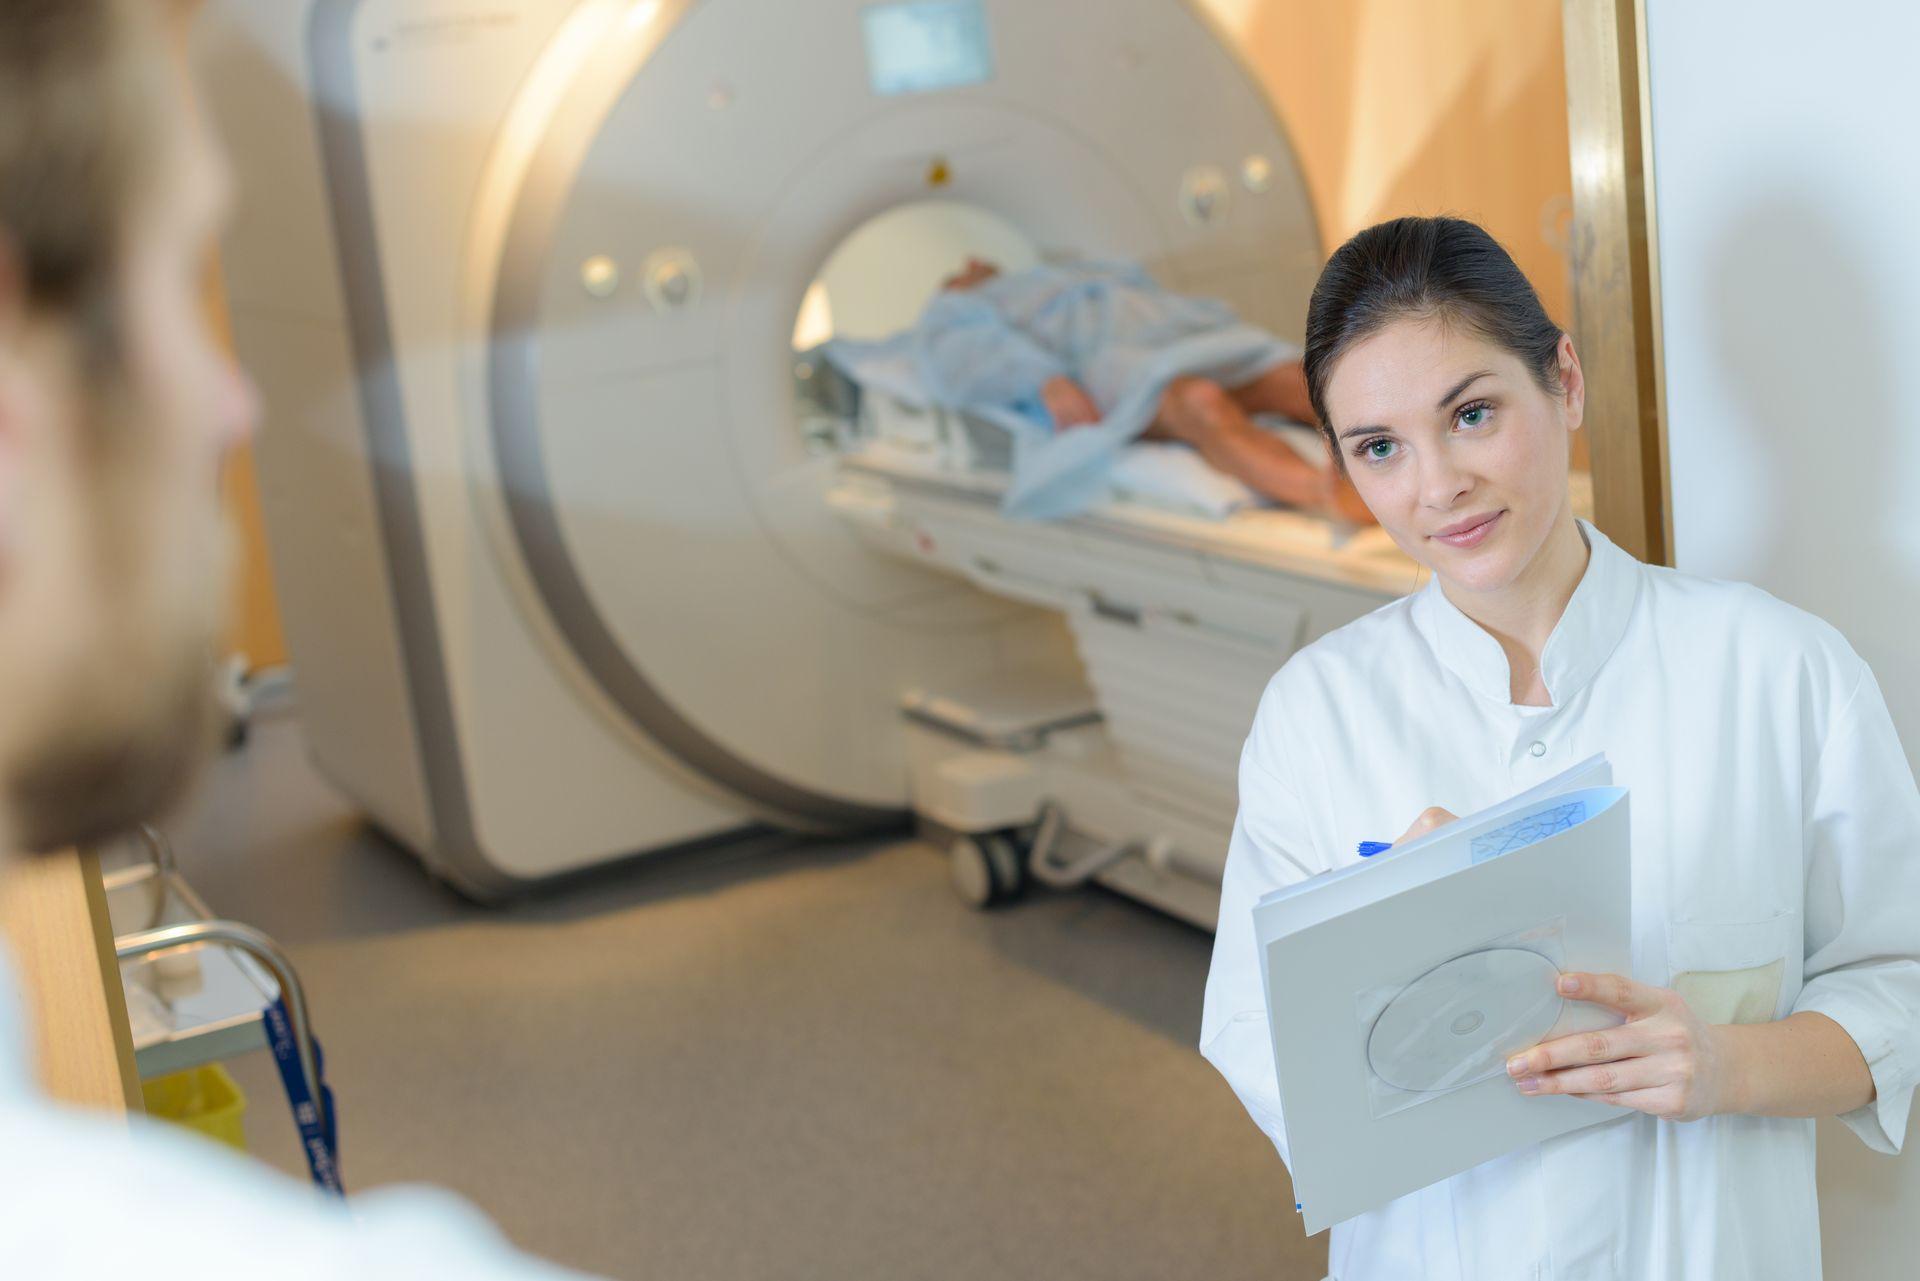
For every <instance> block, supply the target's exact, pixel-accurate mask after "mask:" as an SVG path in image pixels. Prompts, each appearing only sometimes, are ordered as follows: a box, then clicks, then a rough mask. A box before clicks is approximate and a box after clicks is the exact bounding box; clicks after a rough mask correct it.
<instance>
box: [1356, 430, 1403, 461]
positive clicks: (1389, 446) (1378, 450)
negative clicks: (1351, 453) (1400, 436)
mask: <svg viewBox="0 0 1920 1281" xmlns="http://www.w3.org/2000/svg"><path fill="white" fill-rule="evenodd" d="M1395 448H1396V446H1395V445H1394V443H1393V442H1392V441H1391V440H1388V439H1387V438H1386V437H1385V436H1375V437H1374V438H1373V439H1372V440H1369V441H1366V442H1365V443H1363V444H1362V445H1361V446H1360V448H1359V450H1358V451H1357V452H1358V453H1359V455H1360V457H1362V458H1364V459H1366V460H1367V461H1368V462H1374V463H1383V462H1385V461H1386V460H1387V459H1389V458H1391V457H1393V452H1394V450H1395Z"/></svg>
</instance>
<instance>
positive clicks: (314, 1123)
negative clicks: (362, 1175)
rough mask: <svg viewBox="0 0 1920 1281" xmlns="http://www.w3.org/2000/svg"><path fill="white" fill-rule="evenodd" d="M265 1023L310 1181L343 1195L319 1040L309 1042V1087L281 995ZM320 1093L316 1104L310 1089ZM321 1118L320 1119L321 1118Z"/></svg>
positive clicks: (334, 1120) (330, 1095)
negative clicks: (310, 1082) (311, 1071)
mask: <svg viewBox="0 0 1920 1281" xmlns="http://www.w3.org/2000/svg"><path fill="white" fill-rule="evenodd" d="M263 1017H264V1018H265V1020H266V1024H267V1048H269V1049H271V1050H272V1051H273V1061H274V1064H275V1066H277V1067H278V1068H279V1069H280V1083H281V1084H282V1085H284V1086H286V1088H287V1104H288V1106H289V1107H291V1108H292V1109H293V1120H294V1123H295V1124H296V1125H298V1126H299V1127H300V1147H301V1150H302V1151H304V1152H305V1153H306V1154H307V1168H308V1169H309V1170H311V1171H312V1172H313V1181H314V1182H315V1183H317V1184H319V1185H320V1186H321V1187H323V1188H325V1189H326V1190H327V1191H329V1192H331V1193H333V1194H334V1195H335V1196H344V1195H345V1191H344V1189H342V1188H341V1186H340V1160H339V1155H338V1153H339V1128H338V1124H339V1114H338V1113H337V1112H335V1110H334V1106H333V1091H332V1090H331V1089H329V1088H328V1087H327V1065H326V1062H325V1061H324V1060H323V1059H322V1058H321V1057H320V1042H319V1039H318V1038H315V1040H314V1042H313V1071H314V1075H315V1076H317V1077H318V1078H319V1079H318V1080H317V1081H314V1082H313V1083H312V1086H311V1087H310V1086H309V1084H308V1082H307V1074H306V1073H305V1072H303V1071H301V1069H300V1047H299V1045H298V1043H296V1042H295V1041H294V1039H293V1024H292V1022H291V1021H290V1020H289V1019H288V1018H287V1003H286V999H285V998H284V997H275V998H274V999H273V1003H272V1004H271V1005H269V1006H267V1009H266V1013H265V1014H264V1016H263ZM315 1088H317V1089H318V1091H319V1094H320V1099H319V1106H316V1104H315V1101H314V1089H315ZM323 1118H324V1119H323Z"/></svg>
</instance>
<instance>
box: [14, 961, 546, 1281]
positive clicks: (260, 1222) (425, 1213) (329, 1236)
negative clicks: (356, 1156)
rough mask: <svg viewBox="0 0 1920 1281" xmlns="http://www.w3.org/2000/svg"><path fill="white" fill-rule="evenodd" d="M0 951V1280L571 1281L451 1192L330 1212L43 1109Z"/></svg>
mask: <svg viewBox="0 0 1920 1281" xmlns="http://www.w3.org/2000/svg"><path fill="white" fill-rule="evenodd" d="M4 952H5V947H4V938H0V1154H4V1159H0V1277H5V1278H9V1279H11V1278H15V1277H18V1278H22V1279H24V1278H29V1277H31V1278H32V1279H33V1281H82V1279H84V1281H99V1279H100V1278H102V1277H141V1278H153V1279H154V1281H165V1279H168V1278H181V1279H182V1281H186V1279H188V1278H195V1279H204V1281H261V1278H267V1277H271V1278H273V1279H274V1281H308V1279H309V1278H311V1281H321V1278H326V1281H343V1279H344V1281H389V1279H391V1281H402V1278H404V1279H405V1281H420V1279H421V1278H425V1277H459V1278H461V1281H570V1279H571V1281H580V1279H579V1274H577V1273H572V1272H565V1271H562V1270H560V1269H558V1268H553V1267H549V1266H547V1265H545V1264H542V1263H540V1262H538V1261H537V1260H534V1259H529V1258H527V1257H526V1256H524V1255H521V1254H519V1253H517V1252H515V1251H514V1249H513V1248H512V1247H511V1246H510V1245H509V1244H508V1243H507V1242H506V1241H504V1240H503V1239H502V1238H501V1237H500V1235H499V1234H498V1233H497V1232H496V1231H495V1230H494V1229H493V1227H492V1226H491V1225H490V1224H489V1223H488V1222H487V1221H486V1220H485V1219H484V1218H482V1217H481V1215H480V1214H479V1213H478V1212H477V1211H475V1210H474V1209H472V1208H471V1207H470V1206H468V1205H467V1204H466V1203H464V1202H462V1201H461V1200H459V1199H458V1198H457V1197H454V1196H453V1195H451V1194H449V1193H445V1192H436V1191H433V1190H431V1189H427V1188H396V1189H393V1190H389V1191H381V1192H371V1193H367V1194H365V1195H362V1196H356V1197H353V1198H351V1199H349V1200H347V1201H345V1202H342V1201H339V1200H337V1199H335V1198H332V1197H327V1196H323V1195H321V1194H320V1193H319V1192H318V1191H317V1190H315V1189H313V1188H312V1187H310V1186H308V1185H305V1184H301V1183H296V1182H294V1181H293V1180H291V1179H288V1178H286V1177H284V1176H282V1175H280V1174H279V1173H277V1172H276V1171H273V1170H270V1169H268V1168H267V1167H266V1166H263V1165H259V1164H257V1163H254V1162H252V1161H249V1160H247V1159H246V1158H244V1157H242V1156H240V1155H239V1154H238V1153H235V1152H231V1151H229V1150H227V1149H225V1148H222V1147H219V1146H217V1145H216V1144H214V1143H213V1142H211V1141H209V1140H207V1139H202V1138H199V1137H197V1136H195V1135H192V1134H187V1133H185V1132H176V1131H174V1130H173V1129H171V1128H170V1127H168V1126H166V1125H164V1124H162V1123H160V1122H158V1121H149V1120H147V1119H146V1118H145V1117H133V1118H131V1121H130V1124H123V1123H122V1122H121V1121H120V1120H118V1119H117V1118H110V1117H102V1116H95V1115H90V1114H88V1113H86V1112H82V1111H80V1110H77V1109H73V1108H68V1107H63V1106H61V1105H58V1104H55V1103H53V1102H52V1101H50V1100H48V1099H47V1098H46V1097H45V1096H44V1095H42V1094H41V1093H40V1092H39V1091H38V1089H37V1088H36V1087H35V1085H34V1083H33V1079H32V1074H31V1071H30V1070H29V1066H28V1064H29V1056H28V1050H27V1046H28V1039H27V1029H26V1027H25V1023H24V1020H23V1018H22V1015H21V1003H20V1000H19V992H18V989H17V987H16V980H15V977H14V974H13V971H12V968H11V966H10V964H9V963H8V958H6V957H5V955H4ZM287 1124H288V1125H291V1124H293V1122H292V1121H291V1120H289V1121H288V1122H287Z"/></svg>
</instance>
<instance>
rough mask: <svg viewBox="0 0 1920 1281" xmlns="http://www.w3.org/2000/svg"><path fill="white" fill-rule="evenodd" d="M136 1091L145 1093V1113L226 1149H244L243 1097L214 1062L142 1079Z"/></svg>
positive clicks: (244, 1103) (245, 1097)
mask: <svg viewBox="0 0 1920 1281" xmlns="http://www.w3.org/2000/svg"><path fill="white" fill-rule="evenodd" d="M140 1093H141V1094H143V1095H145V1096H146V1101H147V1115H148V1116H154V1117H159V1118H160V1119H161V1120H163V1121H171V1122H173V1123H174V1124H176V1125H183V1126H185V1127H186V1128H187V1129H189V1130H194V1131H197V1132H198V1133H200V1134H204V1135H206V1136H207V1137H208V1138H210V1139H213V1140H215V1141H216V1142H220V1143H224V1144H226V1145H227V1146H228V1147H230V1148H238V1149H239V1150H240V1151H242V1152H244V1151H246V1150H247V1136H246V1132H245V1129H244V1128H243V1126H242V1124H241V1122H242V1119H243V1118H244V1117H245V1116H246V1113H247V1096H246V1095H244V1094H242V1093H240V1086H239V1084H238V1083H237V1082H236V1081H235V1080H234V1079H233V1076H232V1075H231V1074H230V1073H229V1072H228V1071H227V1070H226V1069H225V1068H223V1067H221V1066H220V1065H219V1064H218V1063H207V1064H203V1065H202V1066H200V1067H197V1068H190V1069H188V1070H187V1071H185V1072H175V1073H174V1074H173V1075H172V1076H162V1077H156V1078H155V1079H153V1080H151V1081H144V1082H142V1083H141V1085H140Z"/></svg>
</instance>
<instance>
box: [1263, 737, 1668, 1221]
mask: <svg viewBox="0 0 1920 1281" xmlns="http://www.w3.org/2000/svg"><path fill="white" fill-rule="evenodd" d="M1611 781H1612V771H1611V769H1610V768H1609V766H1608V765H1607V762H1606V758H1605V757H1604V756H1596V757H1593V758H1591V759H1589V760H1587V761H1584V762H1582V763H1581V764H1579V765H1576V766H1575V767H1573V768H1572V769H1570V770H1568V771H1566V772H1565V773H1563V774H1561V775H1559V776H1558V777H1556V778H1554V779H1552V780H1550V781H1548V782H1547V783H1544V784H1541V785H1540V786H1538V787H1535V788H1531V789H1529V790H1528V791H1526V792H1523V793H1521V794H1519V795H1518V796H1515V797H1512V798H1510V799H1509V800H1507V801H1504V802H1502V803H1500V804H1499V805H1496V806H1493V807H1491V808H1489V809H1486V810H1482V811H1480V812H1479V813H1477V814H1472V815H1468V816H1467V817H1465V818H1462V819H1460V820H1458V821H1456V822H1453V823H1449V824H1447V825H1446V826H1445V827H1442V828H1439V829H1437V830H1435V831H1433V832H1430V833H1428V834H1427V835H1426V836H1424V837H1422V838H1420V839H1419V840H1416V841H1410V842H1408V843H1406V844H1405V845H1404V846H1396V847H1395V848H1393V849H1391V850H1389V851H1387V852H1385V853H1383V854H1380V855H1376V856H1375V857H1374V858H1373V859H1370V860H1367V861H1365V862H1362V863H1360V864H1356V865H1354V866H1351V867H1346V868H1341V869H1339V870H1337V871H1334V872H1330V873H1327V874H1325V875H1322V876H1317V877H1313V878H1310V879H1308V880H1306V881H1302V882H1299V883H1297V884H1294V885H1290V886H1287V887H1285V888H1283V889H1281V890H1277V891H1275V892H1274V893H1272V894H1269V895H1268V896H1267V897H1266V898H1264V899H1262V900H1261V901H1260V903H1259V904H1258V905H1257V906H1256V907H1255V908H1254V932H1255V936H1256V938H1257V939H1258V941H1259V946H1260V949H1261V952H1262V955H1263V957H1264V964H1263V967H1262V969H1263V972H1264V976H1265V979H1266V991H1267V1010H1268V1016H1269V1022H1270V1027H1271V1030H1272V1035H1273V1054H1274V1065H1275V1069H1276V1073H1277V1075H1278V1078H1279V1084H1280V1099H1281V1113H1282V1117H1283V1120H1284V1124H1285V1126H1286V1135H1287V1146H1288V1150H1289V1153H1290V1155H1291V1165H1292V1173H1293V1184H1294V1191H1295V1194H1296V1196H1297V1197H1298V1198H1299V1201H1300V1213H1301V1216H1302V1218H1303V1219H1304V1221H1305V1225H1306V1229H1307V1231H1308V1232H1309V1233H1312V1232H1318V1231H1320V1230H1321V1229H1322V1228H1325V1227H1328V1226H1330V1225H1332V1224H1334V1223H1338V1222H1340V1221H1342V1220H1344V1219H1348V1218H1351V1217H1353V1216H1354V1215H1357V1214H1361V1213H1364V1212H1366V1211H1368V1210H1371V1209H1375V1208H1377V1207H1379V1206H1381V1205H1384V1204H1385V1203H1386V1202H1388V1201H1391V1200H1393V1199H1394V1198H1396V1197H1400V1196H1404V1195H1406V1194H1407V1193H1409V1192H1413V1191H1415V1190H1417V1189H1419V1188H1422V1187H1425V1186H1427V1185H1428V1184H1430V1183H1433V1182H1436V1181H1438V1180H1440V1179H1444V1178H1447V1177H1449V1176H1451V1175H1454V1174H1457V1173H1459V1172H1461V1171H1462V1170H1466V1169H1470V1168H1471V1167H1473V1166H1475V1165H1478V1164H1480V1163H1481V1162H1483V1161H1487V1160H1491V1159H1492V1158H1494V1157H1497V1156H1500V1155H1502V1154H1504V1153H1507V1152H1511V1151H1513V1150H1515V1149H1517V1148H1521V1147H1524V1146H1527V1145H1529V1144H1533V1143H1538V1142H1541V1141H1542V1140H1545V1139H1550V1138H1553V1137H1555V1136H1557V1135H1561V1134H1566V1133H1569V1132H1571V1131H1573V1130H1577V1129H1580V1128H1582V1127H1584V1126H1589V1125H1594V1124H1597V1123H1599V1122H1602V1121H1606V1120H1610V1119H1613V1118H1616V1117H1618V1116H1620V1115H1621V1113H1620V1111H1619V1110H1618V1109H1617V1108H1611V1107H1608V1106H1607V1105H1605V1104H1602V1103H1597V1102H1593V1101H1591V1100H1584V1099H1574V1098H1568V1097H1566V1096H1562V1095H1551V1096H1545V1097H1530V1096H1527V1095H1523V1094H1521V1093H1520V1092H1519V1090H1518V1089H1517V1088H1515V1086H1514V1084H1513V1082H1512V1080H1511V1079H1510V1078H1509V1077H1508V1075H1507V1073H1506V1070H1505V1061H1506V1059H1507V1057H1508V1056H1509V1055H1511V1054H1513V1053H1516V1052H1518V1051H1520V1050H1523V1049H1527V1048H1529V1047H1531V1046H1533V1045H1535V1044H1538V1043H1540V1042H1541V1041H1545V1040H1551V1039H1553V1038H1555V1037H1559V1036H1566V1035H1569V1034H1571V1033H1574V1032H1580V1031H1587V1030H1591V1029H1594V1028H1600V1027H1608V1026H1612V1025H1614V1024H1617V1023H1618V1022H1619V1019H1618V1018H1617V1017H1616V1016H1614V1015H1613V1014H1611V1013H1610V1012H1608V1011H1606V1010H1604V1009H1602V1008H1600V1007H1598V1006H1594V1005H1588V1004H1584V1003H1582V1002H1578V1001H1570V1000H1563V999H1561V998H1560V997H1559V996H1558V994H1557V993H1556V992H1555V991H1554V987H1553V982H1554V979H1555V978H1556V977H1557V976H1558V974H1559V973H1562V972H1565V971H1569V970H1581V971H1588V972H1594V973H1617V974H1625V973H1628V972H1629V970H1630V968H1631V954H1630V950H1629V949H1630V938H1631V935H1630V923H1631V911H1630V897H1629V895H1630V879H1629V877H1630V871H1631V852H1630V847H1629V841H1628V797H1627V793H1626V791H1625V789H1622V788H1616V787H1611V786H1607V784H1609V783H1611Z"/></svg>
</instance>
